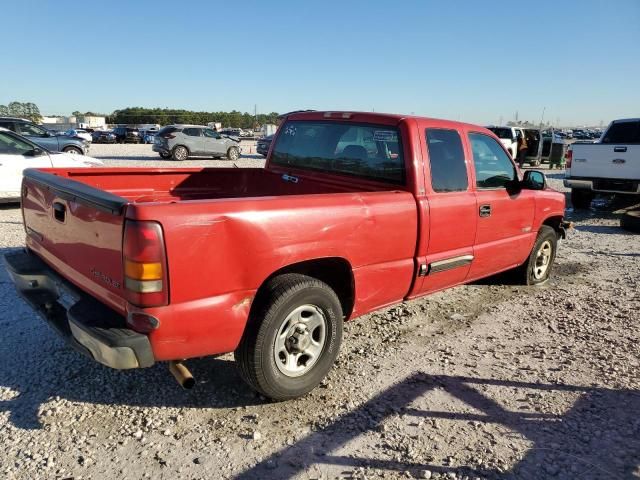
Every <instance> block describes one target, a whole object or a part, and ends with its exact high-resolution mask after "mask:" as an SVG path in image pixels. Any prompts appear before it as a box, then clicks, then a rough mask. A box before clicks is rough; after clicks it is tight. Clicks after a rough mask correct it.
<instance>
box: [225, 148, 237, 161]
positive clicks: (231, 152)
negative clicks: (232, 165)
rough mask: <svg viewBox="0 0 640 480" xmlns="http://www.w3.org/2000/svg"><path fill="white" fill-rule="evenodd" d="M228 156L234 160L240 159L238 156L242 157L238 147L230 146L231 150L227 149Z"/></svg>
mask: <svg viewBox="0 0 640 480" xmlns="http://www.w3.org/2000/svg"><path fill="white" fill-rule="evenodd" d="M227 158H228V159H229V160H231V161H233V162H235V161H236V160H238V158H240V151H239V150H238V147H231V148H229V150H227Z"/></svg>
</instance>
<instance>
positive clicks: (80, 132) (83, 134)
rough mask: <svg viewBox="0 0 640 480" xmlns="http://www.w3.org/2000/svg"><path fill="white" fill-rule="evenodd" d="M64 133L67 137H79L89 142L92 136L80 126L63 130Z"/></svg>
mask: <svg viewBox="0 0 640 480" xmlns="http://www.w3.org/2000/svg"><path fill="white" fill-rule="evenodd" d="M64 134H65V135H66V136H67V137H80V138H81V139H83V140H86V141H87V142H89V143H91V142H92V141H93V137H92V136H91V134H90V133H89V132H87V131H86V130H84V129H82V128H70V129H69V130H67V131H66V132H64Z"/></svg>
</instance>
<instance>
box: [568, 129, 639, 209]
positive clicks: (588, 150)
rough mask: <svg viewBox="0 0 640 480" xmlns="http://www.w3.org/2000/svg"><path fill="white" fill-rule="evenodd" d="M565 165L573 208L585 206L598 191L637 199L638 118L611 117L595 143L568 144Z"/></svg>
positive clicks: (589, 203) (587, 206) (586, 206)
mask: <svg viewBox="0 0 640 480" xmlns="http://www.w3.org/2000/svg"><path fill="white" fill-rule="evenodd" d="M566 168H567V170H566V173H565V179H564V186H565V187H568V188H571V203H573V207H574V208H589V205H591V200H593V197H594V195H595V194H596V193H599V192H602V193H617V194H624V195H638V198H640V118H629V119H624V120H614V121H613V122H611V124H610V125H609V127H608V128H607V130H606V131H605V132H604V134H603V135H602V137H601V138H600V140H599V141H598V142H596V143H584V144H583V143H575V144H573V145H571V147H570V148H569V151H568V152H567V164H566Z"/></svg>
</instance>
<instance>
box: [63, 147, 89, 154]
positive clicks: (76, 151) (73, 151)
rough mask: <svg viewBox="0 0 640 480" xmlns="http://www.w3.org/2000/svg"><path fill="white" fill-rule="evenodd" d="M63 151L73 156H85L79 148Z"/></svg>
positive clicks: (65, 148)
mask: <svg viewBox="0 0 640 480" xmlns="http://www.w3.org/2000/svg"><path fill="white" fill-rule="evenodd" d="M62 151H63V152H64V153H72V154H77V155H84V152H83V151H82V150H81V149H79V148H78V147H64V148H63V149H62Z"/></svg>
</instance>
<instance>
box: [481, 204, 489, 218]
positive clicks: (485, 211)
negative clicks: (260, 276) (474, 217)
mask: <svg viewBox="0 0 640 480" xmlns="http://www.w3.org/2000/svg"><path fill="white" fill-rule="evenodd" d="M479 213H480V216H481V217H490V216H491V205H480V210H479Z"/></svg>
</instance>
